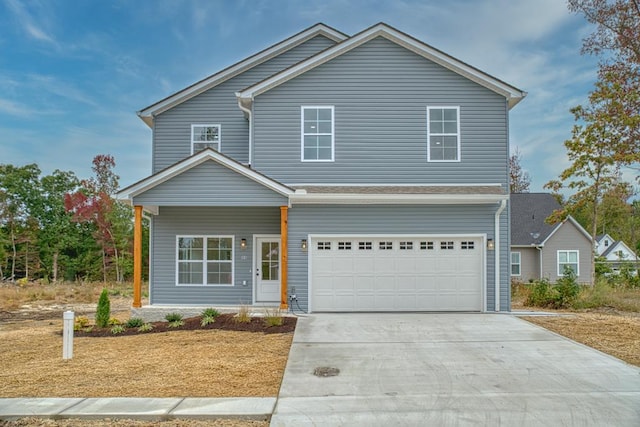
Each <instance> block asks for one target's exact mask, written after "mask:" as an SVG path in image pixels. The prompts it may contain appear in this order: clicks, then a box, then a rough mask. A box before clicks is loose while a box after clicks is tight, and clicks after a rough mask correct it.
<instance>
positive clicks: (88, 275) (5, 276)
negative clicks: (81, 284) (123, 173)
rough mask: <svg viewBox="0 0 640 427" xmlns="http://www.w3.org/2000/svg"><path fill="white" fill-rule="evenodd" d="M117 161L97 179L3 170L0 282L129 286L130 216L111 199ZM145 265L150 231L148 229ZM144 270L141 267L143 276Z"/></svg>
mask: <svg viewBox="0 0 640 427" xmlns="http://www.w3.org/2000/svg"><path fill="white" fill-rule="evenodd" d="M115 165H116V164H115V159H114V158H113V156H110V155H97V156H96V157H95V158H94V159H93V165H92V171H93V176H92V177H90V178H87V179H80V178H78V177H77V176H76V175H75V173H73V172H71V171H61V170H57V169H56V170H55V171H54V172H53V173H51V174H50V175H43V174H42V171H41V170H40V168H39V167H38V165H36V164H28V165H25V166H14V165H10V164H0V280H1V281H18V280H27V281H28V280H44V281H52V282H55V281H59V280H84V281H94V280H102V281H124V280H127V279H129V278H130V277H131V275H132V272H133V257H132V248H133V212H132V209H131V207H130V206H127V205H125V204H122V203H120V202H117V201H116V200H115V198H114V196H115V193H116V191H117V190H118V180H119V177H118V175H116V174H115V173H114V168H115ZM143 234H144V238H143V252H144V253H143V260H144V262H147V261H146V260H147V258H148V257H147V256H146V254H148V245H147V244H146V241H148V239H147V238H146V236H148V225H147V223H146V221H145V222H144V223H143ZM145 270H146V269H145V268H143V271H145Z"/></svg>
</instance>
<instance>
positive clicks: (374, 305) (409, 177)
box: [120, 23, 526, 312]
mask: <svg viewBox="0 0 640 427" xmlns="http://www.w3.org/2000/svg"><path fill="white" fill-rule="evenodd" d="M525 95H526V93H525V92H523V91H521V90H519V89H517V88H516V87H514V86H511V85H509V84H507V83H505V82H503V81H501V80H498V79H496V78H495V77H492V76H490V75H488V74H486V73H484V72H482V71H480V70H478V69H476V68H474V67H472V66H470V65H468V64H466V63H464V62H462V61H459V60H457V59H455V58H453V57H451V56H449V55H447V54H446V53H444V52H442V51H439V50H437V49H435V48H433V47H431V46H429V45H427V44H425V43H423V42H421V41H419V40H417V39H415V38H413V37H411V36H409V35H407V34H404V33H402V32H400V31H398V30H396V29H394V28H391V27H390V26H388V25H385V24H382V23H381V24H377V25H374V26H372V27H370V28H368V29H365V30H364V31H362V32H360V33H358V34H356V35H354V36H351V37H349V36H347V35H345V34H343V33H341V32H339V31H337V30H335V29H333V28H330V27H328V26H326V25H323V24H318V25H314V26H312V27H310V28H308V29H306V30H304V31H302V32H300V33H298V34H296V35H294V36H292V37H290V38H288V39H286V40H284V41H282V42H280V43H278V44H276V45H274V46H271V47H269V48H267V49H266V50H264V51H262V52H259V53H257V54H255V55H253V56H251V57H249V58H247V59H245V60H243V61H241V62H239V63H237V64H235V65H232V66H230V67H229V68H226V69H224V70H222V71H220V72H219V73H217V74H213V75H211V76H210V77H207V78H205V79H204V80H201V81H200V82H197V83H195V84H193V85H191V86H189V87H187V88H185V89H184V90H181V91H179V92H177V93H175V94H173V95H170V96H169V97H167V98H165V99H163V100H161V101H158V102H157V103H155V104H153V105H151V106H149V107H147V108H144V109H143V110H142V111H140V112H139V113H138V114H139V116H140V118H141V119H142V120H143V121H144V122H145V123H146V124H147V125H148V126H149V127H150V128H151V129H152V131H153V136H152V156H153V158H152V166H153V170H152V174H151V175H150V176H148V177H147V178H145V179H143V180H141V181H140V182H137V183H135V184H133V185H131V186H129V187H127V188H125V189H123V190H121V192H120V198H122V199H126V200H128V201H129V202H130V203H131V204H132V205H134V206H135V212H136V218H138V219H137V220H136V224H137V227H136V230H137V231H136V236H137V237H136V239H134V240H135V241H136V242H140V239H141V232H140V226H139V222H140V220H139V218H141V216H142V212H143V210H144V211H146V212H147V213H148V214H149V215H150V218H151V231H150V258H151V259H150V304H151V305H156V306H157V305H197V306H202V305H207V306H211V305H216V306H222V305H230V306H232V305H236V306H237V305H238V304H249V305H255V306H273V305H279V306H280V307H282V308H286V307H287V306H288V305H290V304H291V305H293V307H294V308H296V309H297V308H298V306H299V307H300V308H301V309H303V310H305V311H309V312H315V311H318V312H319V311H345V312H350V311H494V310H495V311H500V310H501V311H508V310H509V309H510V289H509V283H510V280H509V222H508V218H509V216H508V215H509V209H508V203H509V194H508V189H509V176H508V158H509V141H508V135H509V129H508V115H509V110H510V109H511V108H512V107H514V106H515V105H516V104H517V103H518V102H519V101H520V100H522V99H523V98H524V96H525ZM138 245H139V243H138ZM135 253H136V259H138V260H139V259H140V255H139V254H140V252H139V249H136V251H135ZM134 264H135V265H137V266H138V267H137V270H136V272H135V274H134V275H135V277H136V279H135V280H136V285H135V295H134V306H139V305H140V299H139V292H140V291H139V287H140V285H139V283H140V279H139V271H140V262H139V261H137V262H134ZM294 301H295V303H294Z"/></svg>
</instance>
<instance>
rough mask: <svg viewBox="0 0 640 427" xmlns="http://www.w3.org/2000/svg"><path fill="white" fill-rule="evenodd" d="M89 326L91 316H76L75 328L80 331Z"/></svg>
mask: <svg viewBox="0 0 640 427" xmlns="http://www.w3.org/2000/svg"><path fill="white" fill-rule="evenodd" d="M87 326H89V318H88V317H87V316H78V317H76V320H75V322H74V323H73V330H74V331H80V330H82V329H84V328H86V327H87Z"/></svg>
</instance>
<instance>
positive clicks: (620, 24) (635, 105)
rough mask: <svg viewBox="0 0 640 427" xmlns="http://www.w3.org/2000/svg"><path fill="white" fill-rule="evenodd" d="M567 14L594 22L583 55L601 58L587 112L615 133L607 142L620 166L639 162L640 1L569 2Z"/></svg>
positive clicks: (571, 0) (594, 0)
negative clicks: (594, 114) (592, 113)
mask: <svg viewBox="0 0 640 427" xmlns="http://www.w3.org/2000/svg"><path fill="white" fill-rule="evenodd" d="M568 7H569V10H570V11H571V12H574V13H580V14H582V15H583V16H584V17H585V18H586V19H587V20H588V21H589V22H591V23H593V24H595V26H596V27H595V31H594V32H593V33H592V34H590V35H589V36H588V37H587V38H585V39H584V40H583V47H582V52H583V53H587V54H592V55H596V56H599V57H600V65H599V72H598V82H597V83H596V88H595V90H594V92H593V93H592V94H591V97H590V103H591V110H592V112H596V111H597V112H598V113H599V114H598V117H597V120H598V121H599V123H600V124H601V125H602V126H603V127H606V129H607V131H608V132H609V133H611V134H614V135H615V138H611V139H610V140H609V143H612V144H615V146H614V147H612V149H613V151H614V154H613V155H614V159H615V161H616V162H617V163H618V164H619V165H628V166H635V167H637V165H638V162H639V160H640V114H638V111H640V1H638V0H569V1H568Z"/></svg>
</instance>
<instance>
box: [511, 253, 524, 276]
mask: <svg viewBox="0 0 640 427" xmlns="http://www.w3.org/2000/svg"><path fill="white" fill-rule="evenodd" d="M521 266H522V261H521V258H520V252H511V275H512V276H520V275H522V273H521V271H522V268H521Z"/></svg>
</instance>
